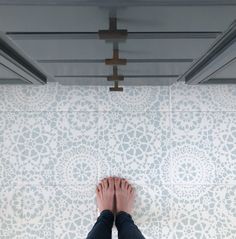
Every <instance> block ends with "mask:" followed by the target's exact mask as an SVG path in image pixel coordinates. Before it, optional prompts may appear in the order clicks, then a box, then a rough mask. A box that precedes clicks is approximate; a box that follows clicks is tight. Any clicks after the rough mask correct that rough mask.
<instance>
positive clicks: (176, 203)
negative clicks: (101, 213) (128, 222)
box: [0, 83, 236, 239]
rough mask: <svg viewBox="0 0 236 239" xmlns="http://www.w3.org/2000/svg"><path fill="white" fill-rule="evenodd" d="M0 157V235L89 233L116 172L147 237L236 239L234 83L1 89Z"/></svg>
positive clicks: (37, 238) (30, 237) (33, 237)
mask: <svg viewBox="0 0 236 239" xmlns="http://www.w3.org/2000/svg"><path fill="white" fill-rule="evenodd" d="M0 159H1V160H0V238H4V239H8V238H10V239H12V238H13V239H44V238H45V239H46V238H47V239H57V238H66V239H72V238H78V239H84V238H86V235H87V233H88V232H89V230H90V229H91V228H92V226H93V224H94V222H95V220H96V217H97V208H96V203H95V193H94V192H95V187H96V184H97V183H98V182H99V180H100V179H102V178H103V177H106V176H110V175H117V176H121V177H125V178H128V179H129V180H130V181H131V183H132V184H133V185H134V186H135V189H136V201H135V209H134V212H133V218H134V220H135V222H136V223H137V225H138V226H139V228H140V229H141V231H142V232H143V234H144V235H145V237H146V238H147V239H156V238H160V239H196V238H197V239H235V235H236V204H235V202H236V86H235V85H224V86H219V85H212V86H211V85H204V86H203V85H201V86H190V85H185V84H183V83H176V84H174V85H172V86H170V87H167V86H150V87H124V92H123V93H121V92H109V91H108V88H107V87H91V86H85V87H80V86H63V85H59V84H54V83H50V84H48V85H44V86H22V85H21V86H7V85H5V86H1V87H0ZM113 235H114V236H113V238H117V231H116V230H115V228H114V230H113Z"/></svg>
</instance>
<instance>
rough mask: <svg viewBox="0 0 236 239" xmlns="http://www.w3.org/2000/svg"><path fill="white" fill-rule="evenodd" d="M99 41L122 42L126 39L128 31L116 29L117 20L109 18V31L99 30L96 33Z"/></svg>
mask: <svg viewBox="0 0 236 239" xmlns="http://www.w3.org/2000/svg"><path fill="white" fill-rule="evenodd" d="M98 35H99V39H102V40H106V41H124V40H126V39H127V36H128V31H127V30H124V29H121V30H118V29H117V18H116V17H110V18H109V29H108V30H99V31H98Z"/></svg>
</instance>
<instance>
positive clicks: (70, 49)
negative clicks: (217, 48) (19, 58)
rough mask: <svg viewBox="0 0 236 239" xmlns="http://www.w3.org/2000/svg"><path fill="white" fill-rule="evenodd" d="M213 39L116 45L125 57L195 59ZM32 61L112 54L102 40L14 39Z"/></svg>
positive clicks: (147, 40)
mask: <svg viewBox="0 0 236 239" xmlns="http://www.w3.org/2000/svg"><path fill="white" fill-rule="evenodd" d="M213 41H214V39H145V40H144V39H138V40H137V39H131V40H127V41H126V42H124V43H121V44H120V46H119V49H120V56H121V57H122V58H127V59H159V58H167V59H175V58H180V59H181V58H182V59H184V58H190V59H193V58H197V57H199V56H200V54H201V53H202V52H204V50H206V49H207V48H208V47H209V46H210V45H211V43H212V42H213ZM14 42H15V43H16V44H17V45H18V46H19V47H20V48H22V49H23V50H24V51H25V52H26V53H27V54H28V55H30V56H31V57H32V58H34V59H35V60H45V59H50V60H55V59H105V58H111V57H112V44H110V43H105V42H104V41H103V40H95V39H94V40H76V39H73V40H59V39H51V40H14Z"/></svg>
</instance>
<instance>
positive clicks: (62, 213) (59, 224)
mask: <svg viewBox="0 0 236 239" xmlns="http://www.w3.org/2000/svg"><path fill="white" fill-rule="evenodd" d="M66 187H67V186H65V187H57V189H56V197H55V200H54V205H55V206H56V209H57V210H56V214H55V215H56V217H55V238H68V239H73V238H79V239H84V238H86V236H87V234H88V233H89V231H90V230H91V229H92V226H93V225H94V223H95V222H96V218H97V210H96V204H95V194H94V196H93V197H86V198H83V199H81V198H79V197H77V199H75V200H72V199H71V198H70V197H68V195H67V193H66V192H67V190H66Z"/></svg>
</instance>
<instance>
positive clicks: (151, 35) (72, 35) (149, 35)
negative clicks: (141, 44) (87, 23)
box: [6, 32, 221, 40]
mask: <svg viewBox="0 0 236 239" xmlns="http://www.w3.org/2000/svg"><path fill="white" fill-rule="evenodd" d="M219 34H221V32H128V36H127V39H215V38H216V37H217V36H218V35H219ZM6 35H7V36H9V37H11V38H12V39H14V40H55V39H63V40H71V39H86V40H90V39H99V35H98V33H97V32H7V33H6Z"/></svg>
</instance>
